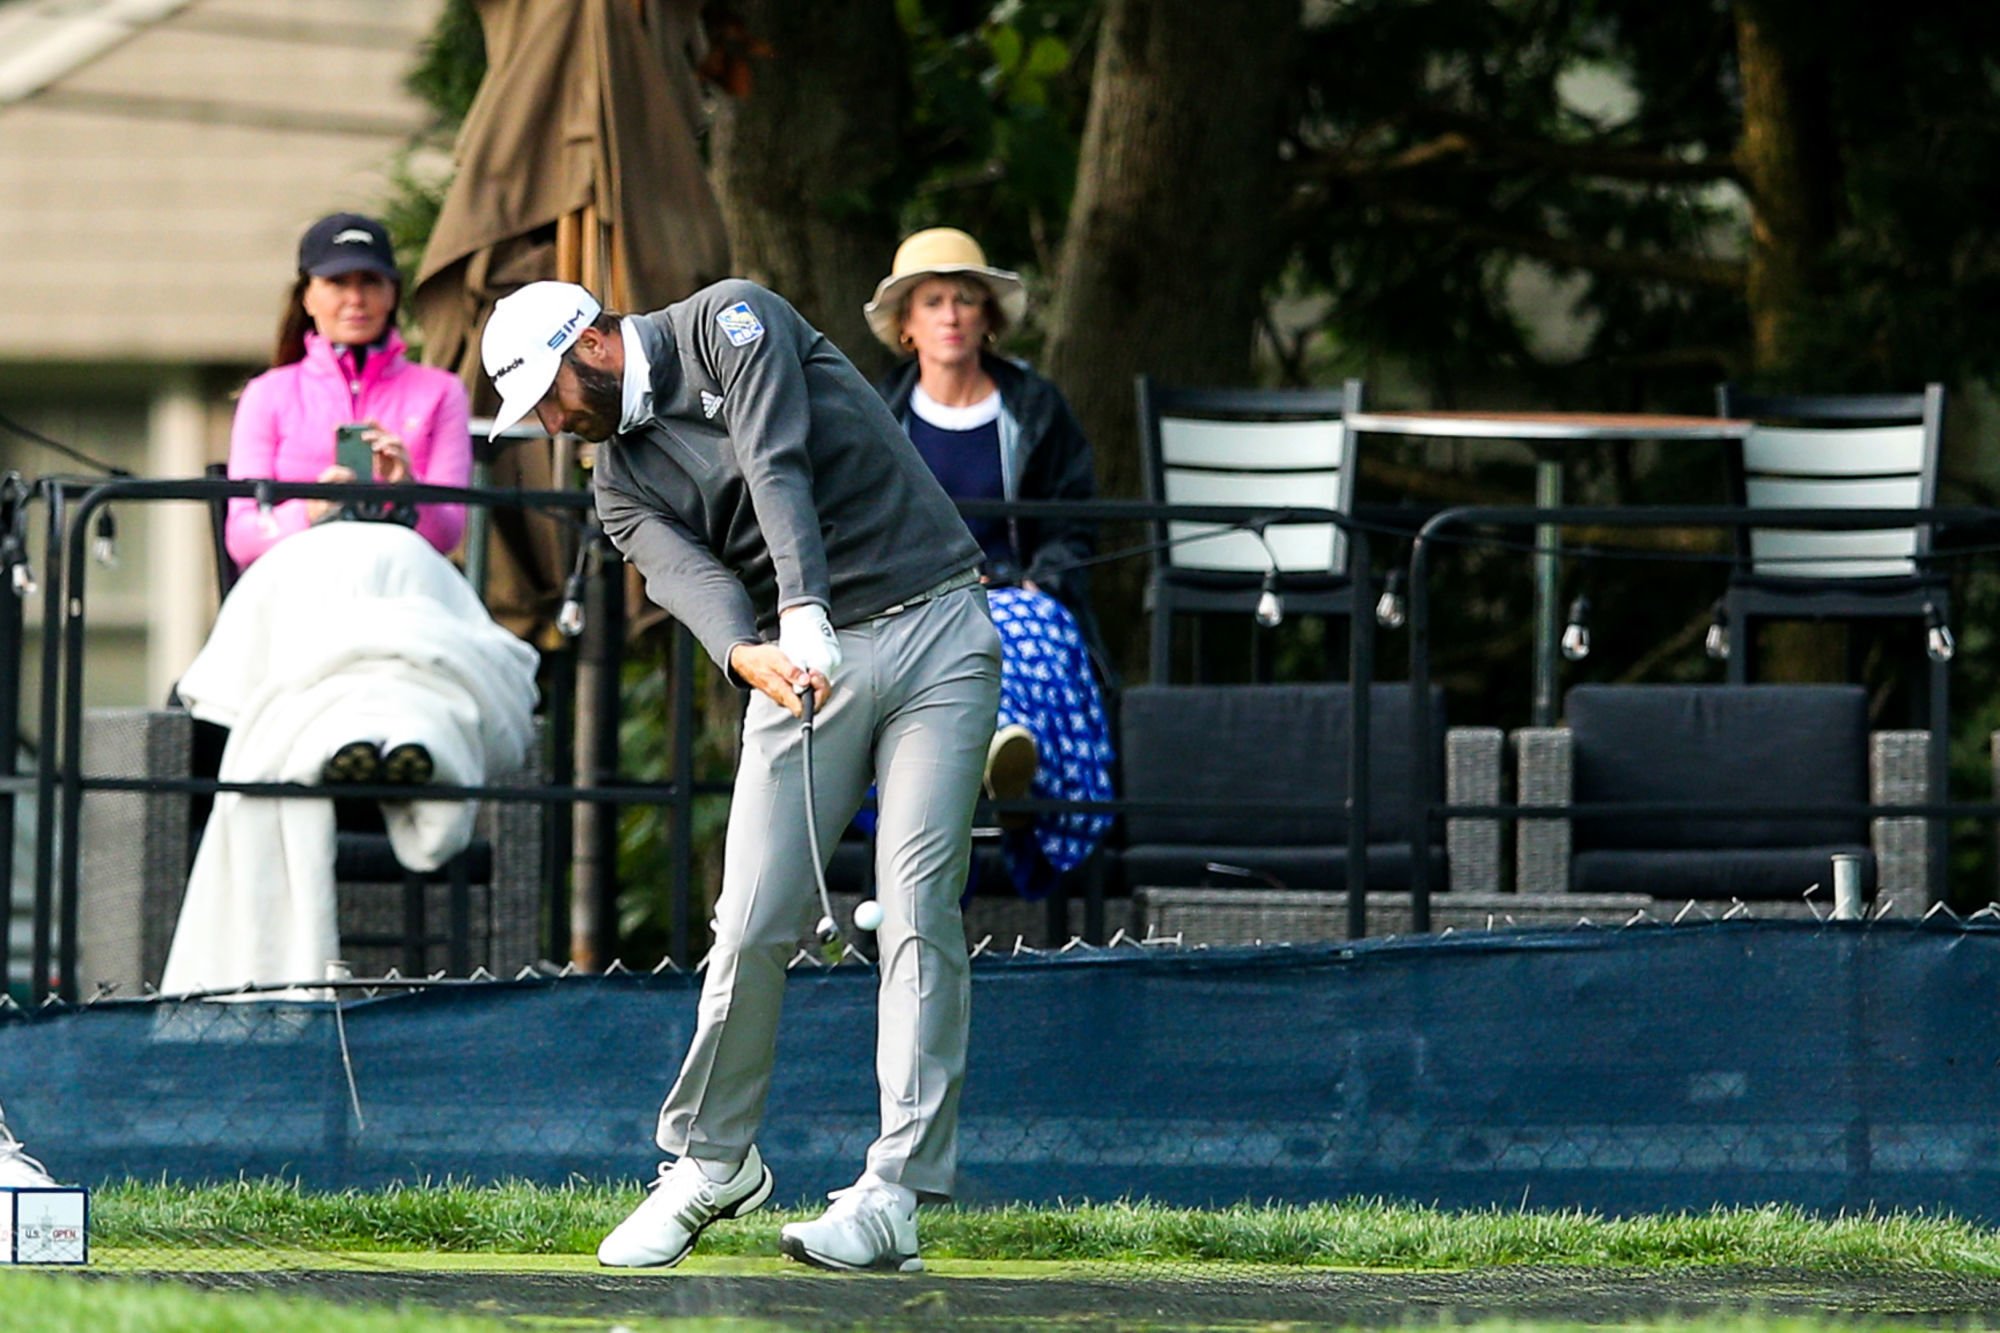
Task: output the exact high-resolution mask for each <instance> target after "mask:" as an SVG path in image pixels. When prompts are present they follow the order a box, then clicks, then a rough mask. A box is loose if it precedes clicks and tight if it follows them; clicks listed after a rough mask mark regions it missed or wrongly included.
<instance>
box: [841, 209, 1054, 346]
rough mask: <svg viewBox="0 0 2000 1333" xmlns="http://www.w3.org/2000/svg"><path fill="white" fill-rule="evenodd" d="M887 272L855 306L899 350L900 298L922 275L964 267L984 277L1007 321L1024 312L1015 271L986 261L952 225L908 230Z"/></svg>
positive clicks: (1014, 320) (1016, 320) (1023, 295)
mask: <svg viewBox="0 0 2000 1333" xmlns="http://www.w3.org/2000/svg"><path fill="white" fill-rule="evenodd" d="M889 269H890V271H889V276H888V277H886V278H884V279H882V281H881V282H879V283H877V284H876V285H875V299H874V300H872V301H870V302H869V303H868V304H867V305H865V306H863V307H861V313H862V314H864V315H866V316H868V327H869V328H871V329H873V330H874V331H875V336H876V337H877V338H880V339H881V340H882V341H883V342H884V343H886V344H888V345H889V346H890V347H893V348H896V349H897V350H899V351H900V350H901V348H902V341H901V340H902V336H903V328H902V324H903V319H902V316H903V298H904V297H905V296H907V295H908V294H909V291H910V289H911V288H912V287H915V286H916V285H917V284H918V283H920V282H922V281H923V280H924V279H925V278H935V277H942V276H944V275H947V274H952V273H967V274H970V275H972V276H973V277H975V278H978V279H979V280H980V281H981V282H983V283H985V284H986V285H987V287H988V288H990V289H991V290H992V292H993V299H994V300H995V301H997V302H998V303H999V305H1000V313H1001V314H1002V315H1005V316H1006V317H1007V322H1008V323H1009V324H1018V323H1020V322H1021V316H1023V315H1025V314H1027V313H1028V289H1027V288H1026V287H1024V286H1022V285H1021V275H1020V274H1018V273H1010V272H1008V271H1007V270H1006V269H1004V268H993V267H990V266H989V265H988V264H987V262H986V252H985V251H984V250H981V249H980V248H979V242H978V241H975V240H973V239H972V238H971V237H970V236H968V235H966V234H965V233H964V232H962V231H960V230H959V229H958V228H956V227H932V228H930V229H929V230H928V231H919V232H913V233H911V234H910V236H908V237H907V238H906V239H905V240H904V241H903V243H902V244H901V245H899V246H897V247H896V259H895V262H894V263H892V264H891V265H890V266H889Z"/></svg>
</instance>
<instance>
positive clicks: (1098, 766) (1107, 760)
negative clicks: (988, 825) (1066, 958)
mask: <svg viewBox="0 0 2000 1333" xmlns="http://www.w3.org/2000/svg"><path fill="white" fill-rule="evenodd" d="M986 600H987V603H988V604H989V605H990V606H991V607H992V609H993V623H994V625H995V626H996V627H997V628H998V629H999V631H1000V648H1001V669H1000V719H999V724H1000V725H1001V726H1003V727H1004V726H1009V725H1012V724H1015V723H1018V724H1019V725H1021V726H1024V727H1026V728H1027V729H1028V731H1029V733H1030V734H1032V735H1033V736H1034V738H1035V749H1036V751H1037V752H1038V753H1039V754H1040V756H1041V762H1040V764H1039V765H1038V766H1037V767H1036V769H1035V783H1034V787H1033V788H1032V789H1031V794H1032V795H1033V796H1034V797H1036V798H1037V799H1040V800H1062V801H1108V800H1110V799H1112V793H1111V764H1112V760H1113V752H1112V748H1111V726H1110V723H1109V721H1108V720H1107V719H1106V717H1105V714H1104V698H1103V695H1102V694H1100V693H1099V691H1098V688H1097V677H1096V676H1095V675H1094V674H1093V673H1092V671H1091V666H1090V654H1089V652H1088V651H1087V650H1086V649H1085V647H1084V642H1083V635H1082V633H1081V632H1080V631H1079V630H1078V629H1077V625H1076V619H1075V618H1074V617H1073V616H1071V615H1070V613H1069V611H1068V610H1067V609H1065V608H1064V606H1063V604H1062V603H1061V602H1058V601H1057V600H1056V599H1055V598H1053V597H1051V596H1049V595H1048V594H1047V593H1042V592H1029V591H1028V590H1027V589H1025V588H988V589H987V591H986ZM1111 818H1112V817H1111V816H1110V815H1108V814H1102V813H1090V812H1085V811H1072V810H1062V811H1046V812H1043V813H1041V814H1038V815H1037V816H1036V817H1035V821H1034V824H1033V825H1032V826H1031V827H1028V828H1024V829H1018V830H1012V831H1009V832H1008V833H1007V834H1005V835H1004V841H1005V847H1006V852H1007V868H1008V871H1009V873H1010V874H1011V875H1012V877H1013V880H1014V886H1015V887H1016V888H1017V889H1019V890H1020V892H1021V894H1022V895H1023V896H1024V897H1029V898H1040V897H1042V896H1044V895H1045V894H1047V893H1048V891H1049V890H1050V889H1051V888H1053V887H1054V886H1055V882H1056V880H1057V878H1058V877H1059V876H1061V875H1063V874H1064V873H1066V872H1067V871H1070V870H1073V869H1075V868H1076V867H1077V866H1079V865H1081V864H1082V863H1083V861H1084V858H1086V857H1088V856H1089V855H1090V853H1091V850H1092V849H1093V848H1095V847H1096V846H1097V844H1098V841H1099V840H1100V839H1101V838H1103V836H1104V832H1105V830H1106V829H1108V828H1110V827H1111Z"/></svg>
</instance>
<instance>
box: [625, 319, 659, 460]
mask: <svg viewBox="0 0 2000 1333" xmlns="http://www.w3.org/2000/svg"><path fill="white" fill-rule="evenodd" d="M618 336H619V338H620V339H621V340H622V341H623V342H624V344H625V381H624V384H623V385H622V386H621V387H622V389H623V393H622V394H621V396H620V402H619V406H620V408H621V409H622V410H623V412H624V415H623V416H621V417H619V419H618V429H619V430H620V431H628V430H635V429H637V428H638V427H639V426H640V425H641V424H642V423H644V422H646V421H650V420H651V419H652V416H653V363H652V362H651V361H648V360H647V359H646V345H645V344H644V343H642V342H640V341H639V335H638V333H637V332H635V331H634V330H633V328H632V320H631V318H630V316H627V317H626V318H624V319H621V320H619V321H618Z"/></svg>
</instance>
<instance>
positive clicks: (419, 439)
mask: <svg viewBox="0 0 2000 1333" xmlns="http://www.w3.org/2000/svg"><path fill="white" fill-rule="evenodd" d="M403 350H404V348H403V340H402V338H401V336H399V335H398V334H396V333H395V332H393V331H391V333H390V334H389V341H388V344H387V346H385V347H384V348H383V349H382V350H381V351H378V352H375V353H373V354H371V355H370V356H369V357H368V358H367V364H366V365H365V366H364V368H363V369H362V371H361V373H360V374H358V375H357V374H355V372H354V360H353V357H352V356H351V354H350V353H349V352H348V350H347V349H346V348H341V349H339V350H338V351H336V350H335V348H334V345H333V344H331V343H329V342H327V341H326V340H325V339H324V338H322V337H320V336H319V335H318V334H317V333H308V334H307V335H306V354H305V357H304V359H303V360H300V361H295V362H293V363H292V364H291V365H289V366H277V367H274V368H272V369H270V370H267V371H265V372H264V373H263V374H261V375H259V376H257V378H255V379H253V380H251V381H250V383H248V384H247V385H245V386H244V387H243V397H242V398H241V399H240V400H239V401H238V402H237V404H236V423H235V426H234V427H233V428H232V430H231V431H230V436H229V475H230V476H231V477H232V478H243V479H252V478H265V477H269V478H273V479H275V480H278V481H316V480H318V478H319V474H320V473H322V472H324V471H325V470H326V469H327V468H328V467H329V466H331V465H332V463H333V453H334V449H333V433H334V428H335V427H336V426H339V425H341V424H342V423H343V422H349V421H372V422H374V423H375V424H376V425H378V426H381V427H382V428H383V429H385V430H388V431H390V432H392V433H394V434H396V435H398V436H400V437H402V440H403V443H404V444H405V445H406V446H408V448H409V452H410V472H411V474H412V478H413V480H416V481H427V482H432V483H434V484H436V485H440V486H463V485H465V484H466V483H467V482H468V481H469V480H470V479H471V476H472V440H471V437H470V436H469V435H467V433H466V416H467V410H466V400H465V386H464V385H462V384H460V383H459V381H458V377H457V376H456V375H452V374H449V373H447V372H445V371H442V370H437V369H434V368H432V367H430V366H420V365H416V364H414V363H412V362H411V361H409V360H406V359H405V358H404V355H403ZM306 526H308V523H307V519H306V502H305V501H304V500H287V501H285V502H283V503H282V504H279V505H276V506H274V507H273V508H272V511H271V513H270V515H269V516H268V517H266V516H265V515H262V514H259V513H258V512H257V502H256V501H255V500H253V499H250V498H248V497H245V498H243V499H236V500H231V501H230V502H229V524H228V529H227V532H226V537H227V540H228V544H229V554H230V556H231V558H233V559H234V560H235V561H236V563H237V565H238V566H239V567H243V566H247V565H249V563H250V562H251V561H253V560H255V559H256V558H257V557H258V556H260V555H262V554H264V552H266V551H268V550H270V549H271V547H272V546H273V545H275V544H276V543H278V542H279V541H281V540H283V539H284V538H286V537H289V536H290V535H291V534H292V533H294V532H298V531H300V530H301V529H303V528H305V527H306ZM417 531H418V532H419V533H421V534H423V536H424V537H425V538H426V539H427V540H429V542H430V544H431V545H433V546H435V547H437V549H438V550H440V551H442V552H444V553H446V554H450V552H451V550H452V548H454V547H456V546H457V545H458V540H459V537H460V536H462V535H463V534H464V532H465V507H464V506H463V505H435V504H434V505H423V506H421V507H420V509H419V511H418V517H417Z"/></svg>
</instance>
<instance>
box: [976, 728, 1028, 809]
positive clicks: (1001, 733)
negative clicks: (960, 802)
mask: <svg viewBox="0 0 2000 1333" xmlns="http://www.w3.org/2000/svg"><path fill="white" fill-rule="evenodd" d="M1039 763H1041V754H1040V752H1039V751H1038V750H1037V749H1036V748H1035V737H1034V734H1033V733H1032V732H1030V731H1029V730H1028V729H1027V728H1026V727H1024V726H1022V725H1021V724H1020V723H1018V722H1017V723H1013V724H1012V725H1009V726H1005V727H1002V728H1000V730H998V731H996V732H994V733H993V740H992V742H991V743H990V744H989V745H988V746H987V747H986V776H985V780H984V785H985V788H986V794H987V796H988V797H990V798H991V799H993V800H996V801H1018V800H1020V799H1021V798H1022V797H1024V796H1026V795H1027V794H1028V792H1029V791H1030V790H1032V789H1033V787H1034V785H1035V767H1036V765H1038V764H1039ZM1034 820H1035V817H1034V815H1033V814H1031V813H1029V812H1028V811H1026V810H1014V811H1007V812H1005V813H1003V814H1002V815H1001V816H1000V825H1001V827H1002V828H1025V827H1027V826H1028V825H1029V824H1032V823H1034Z"/></svg>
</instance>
